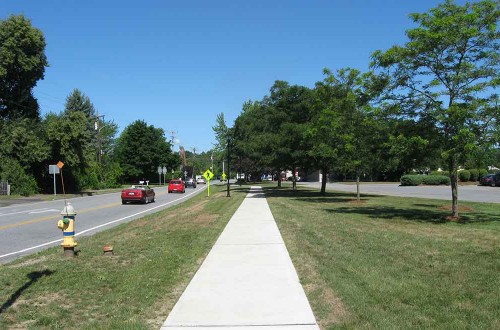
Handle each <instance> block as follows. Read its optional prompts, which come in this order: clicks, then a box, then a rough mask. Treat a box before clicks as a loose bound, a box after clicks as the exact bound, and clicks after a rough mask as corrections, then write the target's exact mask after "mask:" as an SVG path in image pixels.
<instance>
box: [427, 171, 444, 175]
mask: <svg viewBox="0 0 500 330" xmlns="http://www.w3.org/2000/svg"><path fill="white" fill-rule="evenodd" d="M429 175H446V172H445V171H432V172H431V173H429Z"/></svg>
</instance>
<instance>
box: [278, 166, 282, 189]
mask: <svg viewBox="0 0 500 330" xmlns="http://www.w3.org/2000/svg"><path fill="white" fill-rule="evenodd" d="M278 188H281V169H278Z"/></svg>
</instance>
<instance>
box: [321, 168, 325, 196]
mask: <svg viewBox="0 0 500 330" xmlns="http://www.w3.org/2000/svg"><path fill="white" fill-rule="evenodd" d="M321 173H322V175H321V195H325V194H326V170H325V169H324V168H322V169H321Z"/></svg>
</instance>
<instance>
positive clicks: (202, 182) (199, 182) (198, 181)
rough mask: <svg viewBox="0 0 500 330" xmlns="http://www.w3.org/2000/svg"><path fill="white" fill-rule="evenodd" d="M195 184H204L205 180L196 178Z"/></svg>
mask: <svg viewBox="0 0 500 330" xmlns="http://www.w3.org/2000/svg"><path fill="white" fill-rule="evenodd" d="M196 183H197V184H205V183H206V182H205V179H203V178H198V179H196Z"/></svg>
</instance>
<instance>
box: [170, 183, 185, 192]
mask: <svg viewBox="0 0 500 330" xmlns="http://www.w3.org/2000/svg"><path fill="white" fill-rule="evenodd" d="M168 192H169V193H173V192H180V193H185V192H186V186H185V185H184V181H182V180H170V183H169V184H168Z"/></svg>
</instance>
